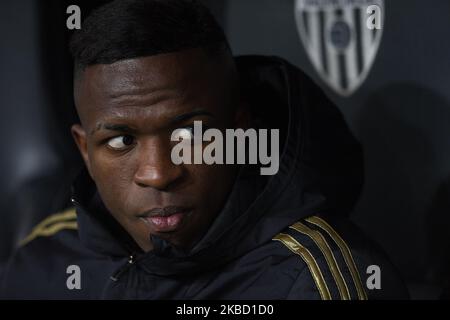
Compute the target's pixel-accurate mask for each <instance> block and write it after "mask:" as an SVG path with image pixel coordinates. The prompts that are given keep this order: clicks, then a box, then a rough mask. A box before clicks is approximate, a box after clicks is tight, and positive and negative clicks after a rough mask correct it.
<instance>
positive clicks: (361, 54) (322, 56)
mask: <svg viewBox="0 0 450 320" xmlns="http://www.w3.org/2000/svg"><path fill="white" fill-rule="evenodd" d="M373 6H377V8H379V9H380V10H381V12H382V14H381V17H382V18H384V0H296V3H295V16H296V21H297V27H298V30H299V33H300V38H301V40H302V43H303V45H304V47H305V49H306V52H307V53H308V56H309V58H310V60H311V62H312V64H313V65H314V67H315V69H316V70H317V72H318V73H319V74H320V76H321V77H322V79H323V80H324V81H325V82H326V83H327V84H328V85H329V86H330V87H331V88H332V89H333V90H335V91H336V92H337V93H339V94H341V95H343V96H348V95H351V94H352V93H353V92H355V90H356V89H358V88H359V86H360V85H361V84H362V83H363V82H364V80H365V79H366V77H367V75H368V73H369V71H370V69H371V67H372V64H373V62H374V59H375V56H376V54H377V51H378V47H379V45H380V42H381V37H382V30H383V28H382V27H381V28H369V26H368V19H370V13H369V12H368V11H370V10H368V8H370V7H373ZM382 23H383V21H381V24H382Z"/></svg>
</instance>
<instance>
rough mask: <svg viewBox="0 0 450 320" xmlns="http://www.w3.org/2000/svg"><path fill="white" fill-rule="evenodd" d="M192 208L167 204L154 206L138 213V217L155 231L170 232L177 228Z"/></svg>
mask: <svg viewBox="0 0 450 320" xmlns="http://www.w3.org/2000/svg"><path fill="white" fill-rule="evenodd" d="M190 212H192V209H190V208H186V207H177V206H168V207H164V208H154V209H151V210H149V211H146V212H145V213H143V214H140V215H139V218H141V219H142V220H144V221H145V222H146V223H147V224H149V225H150V226H151V227H152V228H153V229H154V231H156V232H172V231H175V230H177V229H178V228H179V227H180V226H181V224H182V223H183V221H184V219H185V218H186V216H187V215H188V214H189V213H190Z"/></svg>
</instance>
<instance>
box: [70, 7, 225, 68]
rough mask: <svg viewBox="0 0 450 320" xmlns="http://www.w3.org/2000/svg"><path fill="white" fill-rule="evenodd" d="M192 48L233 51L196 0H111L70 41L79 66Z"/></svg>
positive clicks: (92, 15)
mask: <svg viewBox="0 0 450 320" xmlns="http://www.w3.org/2000/svg"><path fill="white" fill-rule="evenodd" d="M191 48H205V49H207V51H208V53H218V52H220V51H223V50H227V51H230V52H231V50H230V49H229V45H228V42H227V39H226V36H225V34H224V31H223V29H222V28H221V27H220V25H219V24H218V22H217V21H216V19H215V18H214V16H213V15H212V14H211V12H210V11H209V10H208V8H207V7H206V6H205V5H203V4H202V3H200V2H198V1H195V0H116V1H112V2H110V3H107V4H105V5H103V6H101V7H100V8H98V9H96V10H94V11H93V12H92V13H91V14H90V15H89V16H88V17H87V18H86V19H85V20H84V21H83V23H82V28H81V29H80V30H77V31H76V32H75V33H74V35H73V36H72V39H71V42H70V51H71V53H72V56H73V58H74V64H75V72H77V71H81V70H84V69H85V68H86V67H87V66H90V65H95V64H110V63H114V62H116V61H119V60H124V59H132V58H137V57H145V56H152V55H156V54H161V53H171V52H177V51H181V50H184V49H191Z"/></svg>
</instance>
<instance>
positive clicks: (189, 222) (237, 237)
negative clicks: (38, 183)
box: [1, 0, 405, 299]
mask: <svg viewBox="0 0 450 320" xmlns="http://www.w3.org/2000/svg"><path fill="white" fill-rule="evenodd" d="M71 50H72V53H73V56H74V60H75V77H74V96H75V104H76V107H77V111H78V114H79V116H80V120H81V123H80V124H75V125H73V127H72V133H73V136H74V139H75V142H76V144H77V146H78V148H79V150H80V153H81V155H82V157H83V160H84V162H85V170H84V171H83V172H82V173H81V174H80V176H79V177H78V179H77V180H76V181H75V183H74V195H73V201H74V204H75V207H76V213H75V211H74V210H68V211H67V212H64V213H62V214H56V215H53V216H51V217H49V218H48V219H46V220H45V221H44V222H43V223H41V224H40V225H39V226H37V227H36V228H35V229H34V230H33V232H32V233H31V235H30V236H29V237H28V238H27V239H25V240H24V242H23V246H22V248H21V249H20V250H19V251H18V252H17V254H16V255H15V256H14V257H13V259H12V260H11V262H10V264H9V266H8V267H7V270H6V272H5V273H4V275H3V280H2V287H1V294H2V296H4V297H8V298H68V299H70V298H92V299H99V298H106V299H110V298H112V299H115V298H119V299H366V298H403V297H405V293H404V288H403V285H402V283H401V281H400V280H399V279H398V278H397V276H396V274H395V271H394V268H393V267H392V266H391V265H390V263H389V262H388V261H387V259H386V258H385V257H384V255H383V254H382V253H381V252H380V251H379V250H378V249H377V248H376V247H375V246H374V245H372V244H371V243H370V242H369V241H368V240H367V239H366V238H365V237H364V236H363V235H362V234H361V233H360V231H358V230H357V229H356V227H354V226H353V225H352V224H351V223H350V222H349V221H348V220H347V218H346V216H347V215H348V213H349V211H350V210H351V208H352V206H353V204H354V202H355V201H356V200H357V198H358V195H359V192H360V189H361V185H362V153H361V150H360V147H359V145H358V143H357V142H356V141H355V140H354V138H353V137H352V135H351V134H350V132H349V130H348V128H347V126H346V125H345V122H344V120H343V119H342V117H341V115H340V114H339V112H338V110H337V109H336V107H335V106H334V105H333V104H332V103H331V102H330V101H329V100H328V99H327V98H326V97H325V96H324V94H323V93H322V92H321V91H320V90H319V89H318V87H317V86H316V85H314V84H313V83H312V82H311V80H310V79H309V78H307V77H306V76H305V75H304V74H303V73H301V72H300V71H299V70H297V69H296V68H294V67H293V66H291V65H289V64H288V63H287V62H285V61H283V60H281V59H278V58H266V57H241V58H237V59H234V58H233V57H232V54H231V51H230V49H229V46H228V44H227V40H226V38H225V36H224V34H223V31H222V30H221V28H220V27H219V26H218V25H217V23H216V21H215V20H214V18H213V17H212V16H211V14H210V13H209V12H208V11H207V9H206V8H205V7H203V6H202V5H200V4H198V3H197V2H194V1H184V0H169V1H167V0H166V1H162V0H147V1H144V0H143V1H138V0H129V1H115V2H112V3H109V4H107V5H105V6H103V7H101V8H100V9H98V10H97V11H95V12H94V13H93V14H92V15H91V16H90V17H88V18H87V20H86V21H85V22H84V23H83V26H82V29H81V30H80V31H78V33H76V34H75V35H74V38H73V40H72V43H71ZM194 121H202V125H203V127H205V128H217V129H220V130H221V131H224V130H226V129H230V128H242V129H246V128H273V129H279V130H280V137H281V141H280V143H281V150H282V152H281V158H280V162H279V171H278V172H277V173H276V175H273V176H265V175H261V174H260V170H259V167H260V166H259V165H249V164H244V165H242V164H241V165H229V164H227V165H224V164H211V165H208V164H205V163H203V164H179V165H175V164H174V163H173V161H172V159H171V153H172V149H173V147H174V144H175V143H174V142H173V141H172V140H171V137H172V134H173V133H174V132H175V130H181V131H182V132H184V136H186V135H187V136H188V138H189V135H190V134H192V128H193V124H194ZM206 146H207V143H205V142H203V145H202V148H205V147H206ZM371 265H376V266H378V267H380V270H381V274H380V276H381V279H382V287H381V288H380V289H374V290H369V289H368V288H367V286H366V278H367V276H368V275H367V274H366V270H367V268H368V267H369V266H371ZM75 276H77V277H75Z"/></svg>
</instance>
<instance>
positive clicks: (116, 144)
mask: <svg viewBox="0 0 450 320" xmlns="http://www.w3.org/2000/svg"><path fill="white" fill-rule="evenodd" d="M133 143H134V138H133V137H132V136H127V135H126V136H119V137H115V138H112V139H110V140H109V141H108V143H107V144H108V146H109V147H110V148H112V149H114V150H123V149H126V148H127V147H128V146H130V145H132V144H133Z"/></svg>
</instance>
